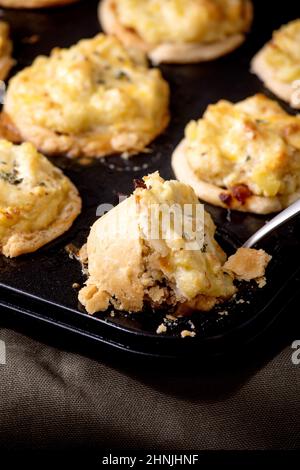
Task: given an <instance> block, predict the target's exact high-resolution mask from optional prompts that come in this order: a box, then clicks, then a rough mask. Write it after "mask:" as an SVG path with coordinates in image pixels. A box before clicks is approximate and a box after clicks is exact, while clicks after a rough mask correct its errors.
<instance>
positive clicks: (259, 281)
mask: <svg viewBox="0 0 300 470" xmlns="http://www.w3.org/2000/svg"><path fill="white" fill-rule="evenodd" d="M256 282H257V285H258V287H259V288H260V289H262V288H263V287H265V285H266V284H267V280H266V278H265V277H264V276H263V277H259V278H258V279H256Z"/></svg>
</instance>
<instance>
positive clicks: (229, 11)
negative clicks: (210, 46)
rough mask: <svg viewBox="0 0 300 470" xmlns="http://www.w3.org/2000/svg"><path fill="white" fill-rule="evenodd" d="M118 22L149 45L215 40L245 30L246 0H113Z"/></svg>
mask: <svg viewBox="0 0 300 470" xmlns="http://www.w3.org/2000/svg"><path fill="white" fill-rule="evenodd" d="M114 5H115V9H116V13H117V16H118V18H119V21H120V23H121V24H122V25H123V26H126V27H127V28H129V29H133V30H135V31H136V32H137V33H138V35H139V36H140V37H141V38H143V39H144V40H145V41H146V42H147V43H149V44H151V45H157V44H161V43H168V42H175V43H182V42H196V43H198V42H205V43H209V42H215V41H220V40H223V39H224V38H226V37H228V36H231V35H234V34H237V33H244V32H246V31H247V30H248V29H249V26H250V21H251V15H249V8H250V2H249V1H248V0H163V1H162V0H144V1H143V2H141V1H140V0H114Z"/></svg>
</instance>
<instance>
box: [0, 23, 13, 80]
mask: <svg viewBox="0 0 300 470" xmlns="http://www.w3.org/2000/svg"><path fill="white" fill-rule="evenodd" d="M12 49H13V46H12V42H11V40H10V38H9V26H8V24H7V23H5V22H4V21H0V80H5V79H6V78H7V75H8V74H9V72H10V69H11V68H12V67H13V65H14V64H15V61H14V60H13V59H12V57H11V54H12Z"/></svg>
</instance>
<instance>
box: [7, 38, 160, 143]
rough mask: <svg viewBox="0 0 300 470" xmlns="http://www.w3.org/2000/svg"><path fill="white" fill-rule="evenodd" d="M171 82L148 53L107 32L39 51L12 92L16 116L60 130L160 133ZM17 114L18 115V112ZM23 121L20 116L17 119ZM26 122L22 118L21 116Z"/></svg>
mask: <svg viewBox="0 0 300 470" xmlns="http://www.w3.org/2000/svg"><path fill="white" fill-rule="evenodd" d="M168 98H169V88H168V85H167V83H166V82H165V81H164V80H163V79H162V76H161V74H160V72H159V70H154V69H151V70H150V69H149V68H148V66H147V64H146V61H145V57H144V55H143V54H141V53H138V52H136V51H135V52H134V55H133V54H131V52H129V51H127V50H126V49H125V48H124V47H123V46H122V45H121V43H120V42H119V41H118V40H117V39H116V38H114V37H112V36H104V35H102V34H100V35H98V36H96V37H95V38H93V39H87V40H82V41H80V42H79V43H78V44H77V45H75V46H73V47H71V48H70V49H54V50H53V52H52V53H51V56H50V58H48V57H38V58H37V59H36V60H35V61H34V63H33V65H32V66H31V67H28V68H26V69H24V70H23V71H21V72H20V73H19V74H17V75H16V77H14V78H13V79H12V80H11V82H10V86H9V89H8V92H7V100H6V101H7V104H8V105H9V110H8V112H9V114H10V115H11V116H21V118H20V119H22V120H23V122H24V120H26V124H29V125H35V126H40V127H42V128H46V129H49V130H51V131H53V132H55V133H58V134H71V135H82V134H87V133H97V134H99V135H100V136H101V134H103V135H107V133H109V134H113V135H115V136H116V137H117V136H118V135H119V134H120V133H122V132H123V131H124V132H130V131H132V132H135V133H141V134H146V135H147V134H150V135H152V134H155V133H156V132H157V130H158V129H160V128H161V125H162V121H163V120H164V119H165V116H166V113H167V107H168ZM16 119H17V118H16ZM17 122H18V121H17ZM21 122H22V121H21Z"/></svg>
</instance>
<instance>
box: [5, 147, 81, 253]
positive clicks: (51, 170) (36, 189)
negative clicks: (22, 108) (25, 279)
mask: <svg viewBox="0 0 300 470" xmlns="http://www.w3.org/2000/svg"><path fill="white" fill-rule="evenodd" d="M73 193H74V207H75V205H76V206H77V207H76V215H77V214H78V213H79V212H80V207H79V202H78V198H77V196H76V194H77V192H75V188H74V187H73V185H72V183H71V182H70V181H69V179H68V178H66V177H65V176H64V175H63V173H62V172H61V171H60V170H59V169H58V168H56V167H55V166H53V165H52V164H51V163H50V162H49V161H48V160H47V159H46V158H45V157H44V156H43V155H41V154H39V153H38V152H37V151H36V149H35V148H34V147H33V145H32V144H30V143H25V144H22V145H21V146H16V145H13V144H11V143H10V142H7V141H4V140H0V251H2V249H3V246H5V244H6V242H7V241H8V239H9V238H10V237H12V236H16V235H17V234H22V235H23V236H27V235H28V236H29V235H30V234H33V233H35V232H38V231H41V230H46V229H48V228H49V227H50V226H51V225H52V224H53V223H55V221H56V220H57V218H58V217H59V216H60V215H61V213H62V212H63V210H64V208H65V206H67V205H68V204H69V203H70V195H71V194H73ZM72 197H73V196H72ZM74 211H75V209H74ZM69 215H70V214H69ZM76 215H74V217H73V219H74V218H75V216H76ZM5 254H6V253H5Z"/></svg>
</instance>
